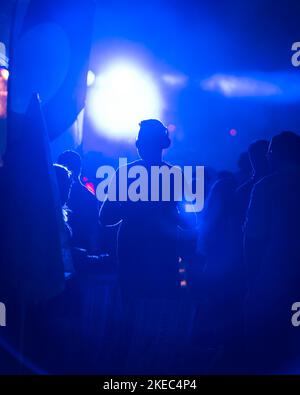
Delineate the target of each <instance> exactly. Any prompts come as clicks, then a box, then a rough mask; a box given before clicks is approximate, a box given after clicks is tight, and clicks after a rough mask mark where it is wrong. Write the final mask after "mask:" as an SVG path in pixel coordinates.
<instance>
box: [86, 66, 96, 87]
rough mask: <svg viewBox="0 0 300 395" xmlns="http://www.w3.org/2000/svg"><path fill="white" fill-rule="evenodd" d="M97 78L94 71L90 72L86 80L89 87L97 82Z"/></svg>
mask: <svg viewBox="0 0 300 395" xmlns="http://www.w3.org/2000/svg"><path fill="white" fill-rule="evenodd" d="M95 78H96V77H95V74H94V73H93V72H92V70H89V71H88V73H87V78H86V83H87V86H91V85H93V83H94V82H95Z"/></svg>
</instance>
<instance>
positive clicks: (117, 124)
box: [87, 62, 162, 139]
mask: <svg viewBox="0 0 300 395" xmlns="http://www.w3.org/2000/svg"><path fill="white" fill-rule="evenodd" d="M161 107H162V100H161V97H160V93H159V90H158V88H157V86H156V85H155V83H154V82H153V80H152V78H151V76H150V75H149V74H147V72H145V71H143V70H141V69H139V68H138V67H137V66H135V65H133V64H131V63H127V62H116V63H114V64H113V65H112V66H110V67H108V68H107V69H106V70H105V71H104V72H103V73H101V74H100V75H99V76H98V77H97V78H96V81H95V83H94V85H93V87H92V88H91V90H90V92H89V96H88V100H87V111H88V113H89V115H90V116H91V118H92V120H93V121H94V123H95V125H96V127H97V128H98V129H99V131H100V132H101V133H103V134H106V135H108V136H109V137H111V138H125V139H128V138H130V137H135V136H136V132H137V129H138V124H139V122H140V121H141V120H143V119H148V118H160V117H161Z"/></svg>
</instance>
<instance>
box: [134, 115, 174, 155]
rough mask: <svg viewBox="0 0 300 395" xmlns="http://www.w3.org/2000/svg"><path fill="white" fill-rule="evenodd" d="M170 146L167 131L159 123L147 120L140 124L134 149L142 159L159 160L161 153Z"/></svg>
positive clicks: (154, 120)
mask: <svg viewBox="0 0 300 395" xmlns="http://www.w3.org/2000/svg"><path fill="white" fill-rule="evenodd" d="M170 144H171V140H170V138H169V133H168V129H167V128H166V127H165V126H164V125H163V124H162V123H161V122H160V121H158V120H157V119H147V120H144V121H142V122H141V123H140V130H139V133H138V137H137V140H136V147H137V150H138V153H139V155H140V157H141V158H142V159H144V160H146V161H152V160H160V159H161V156H162V151H163V150H164V149H166V148H169V146H170Z"/></svg>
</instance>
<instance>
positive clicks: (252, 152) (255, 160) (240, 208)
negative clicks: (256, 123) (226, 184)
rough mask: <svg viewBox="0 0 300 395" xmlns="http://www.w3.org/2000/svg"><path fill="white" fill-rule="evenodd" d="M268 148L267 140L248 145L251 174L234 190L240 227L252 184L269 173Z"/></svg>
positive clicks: (243, 220) (243, 219)
mask: <svg viewBox="0 0 300 395" xmlns="http://www.w3.org/2000/svg"><path fill="white" fill-rule="evenodd" d="M268 148H269V142H268V141H267V140H257V141H254V142H253V143H252V144H250V146H249V149H248V155H249V160H250V163H251V167H252V175H251V177H250V178H249V180H247V181H246V182H244V184H242V185H240V186H239V187H238V188H237V190H236V209H237V219H238V222H239V226H240V227H241V228H242V225H243V224H244V222H245V216H246V212H247V208H248V206H249V202H250V195H251V191H252V188H253V185H254V184H255V183H256V182H258V181H259V180H260V179H261V178H263V177H264V176H266V175H267V174H268V173H269V164H268V159H267V152H268Z"/></svg>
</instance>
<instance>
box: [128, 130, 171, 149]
mask: <svg viewBox="0 0 300 395" xmlns="http://www.w3.org/2000/svg"><path fill="white" fill-rule="evenodd" d="M150 141H151V140H150V139H148V138H147V139H146V138H145V137H138V138H137V139H136V141H135V145H136V147H137V149H139V148H140V147H141V146H142V144H149V143H150ZM153 142H155V144H157V145H158V146H159V148H161V149H167V148H169V147H170V145H171V139H170V137H169V131H168V129H167V128H166V129H165V132H164V133H161V134H160V135H159V136H157V135H156V136H155V140H153Z"/></svg>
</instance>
